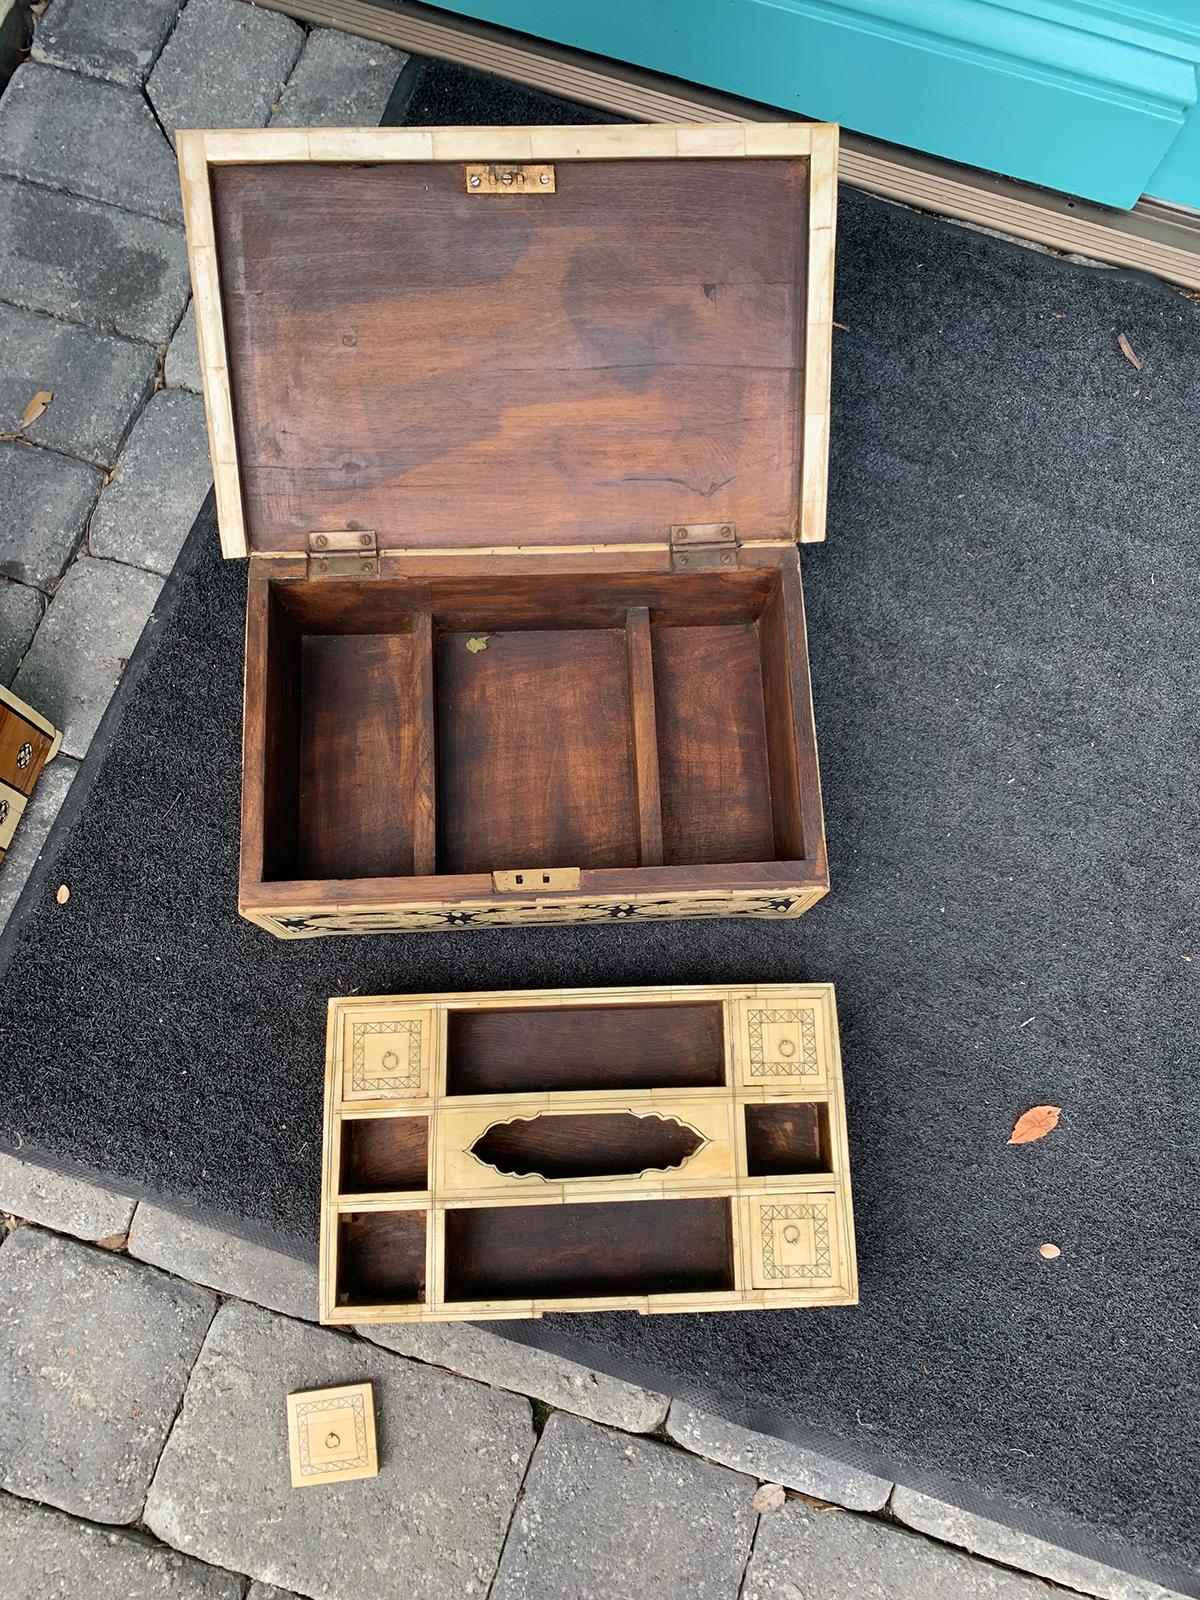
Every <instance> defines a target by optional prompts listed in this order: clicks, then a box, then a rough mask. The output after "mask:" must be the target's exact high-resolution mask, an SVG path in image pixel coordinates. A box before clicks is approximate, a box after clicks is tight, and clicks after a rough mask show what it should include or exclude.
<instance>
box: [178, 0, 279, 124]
mask: <svg viewBox="0 0 1200 1600" xmlns="http://www.w3.org/2000/svg"><path fill="white" fill-rule="evenodd" d="M303 44H304V31H303V29H301V28H298V27H297V26H296V24H295V23H294V22H292V21H291V20H290V19H289V18H287V17H283V16H280V15H279V14H278V13H277V12H274V11H259V10H257V9H256V8H255V7H254V6H250V5H245V4H244V3H243V0H191V3H190V5H189V6H188V8H187V10H186V11H185V12H184V13H183V16H182V17H181V18H180V21H179V26H178V27H177V28H176V29H175V32H174V33H173V34H172V35H171V37H170V39H169V40H168V41H167V45H166V48H165V49H164V50H163V53H162V55H161V56H160V57H159V58H158V65H157V66H156V67H155V69H154V71H153V72H152V73H151V74H150V79H149V82H148V83H147V85H146V93H147V94H148V95H149V96H150V103H151V105H152V106H153V107H154V109H155V111H156V112H157V113H158V117H159V121H160V122H161V123H162V125H163V127H164V128H165V129H166V130H167V133H168V135H169V137H170V139H171V141H172V143H174V140H175V130H176V129H177V128H263V127H265V126H266V123H267V118H268V117H269V116H270V115H271V112H272V111H273V109H274V108H275V105H276V104H277V102H278V100H279V97H280V95H281V94H282V93H283V86H284V84H285V83H286V82H287V79H288V74H289V73H290V72H291V70H292V68H293V67H294V66H295V64H296V59H297V57H298V56H299V54H300V50H301V47H302V46H303Z"/></svg>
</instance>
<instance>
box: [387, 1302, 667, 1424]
mask: <svg viewBox="0 0 1200 1600" xmlns="http://www.w3.org/2000/svg"><path fill="white" fill-rule="evenodd" d="M357 1331H358V1332H359V1333H360V1334H361V1335H362V1337H363V1338H364V1339H372V1340H374V1341H375V1343H376V1344H381V1345H383V1346H384V1347H385V1348H386V1349H388V1350H396V1351H399V1353H400V1354H401V1355H404V1356H411V1357H413V1359H414V1360H417V1361H426V1362H429V1363H430V1364H431V1365H433V1366H435V1367H447V1368H448V1369H449V1370H450V1371H451V1372H458V1373H461V1374H462V1376H463V1377H465V1378H477V1379H478V1380H479V1381H480V1382H481V1383H490V1384H494V1385H495V1386H496V1387H497V1388H498V1389H511V1390H513V1392H514V1393H516V1394H528V1395H533V1397H534V1398H535V1399H537V1400H541V1401H543V1402H544V1403H545V1404H546V1405H549V1406H554V1407H555V1408H556V1409H558V1410H561V1411H571V1412H574V1414H575V1415H576V1416H578V1417H587V1418H589V1419H590V1420H591V1421H592V1422H605V1423H608V1424H609V1425H610V1426H611V1427H614V1428H623V1429H624V1430H625V1432H627V1433H653V1432H654V1430H655V1429H656V1428H658V1427H659V1425H660V1424H661V1423H662V1420H663V1417H664V1416H665V1414H666V1410H667V1400H666V1397H665V1396H664V1395H661V1394H655V1393H654V1392H653V1391H652V1390H650V1389H639V1388H638V1387H637V1385H636V1384H632V1383H623V1382H622V1381H621V1379H619V1378H608V1377H605V1376H604V1374H603V1373H600V1372H592V1371H590V1370H589V1369H588V1368H587V1367H581V1366H579V1365H577V1364H576V1363H575V1362H574V1361H566V1360H564V1359H563V1358H562V1357H561V1356H556V1355H552V1354H550V1352H549V1351H546V1350H535V1349H533V1348H532V1347H531V1346H529V1345H523V1344H517V1343H515V1342H514V1341H513V1340H511V1339H505V1338H502V1337H501V1336H500V1335H499V1334H497V1333H492V1332H490V1331H489V1330H488V1329H486V1328H481V1327H479V1326H478V1325H477V1324H475V1323H470V1322H441V1323H428V1324H426V1325H425V1326H424V1327H421V1326H419V1325H417V1324H415V1323H398V1324H396V1325H395V1326H393V1327H365V1326H364V1327H361V1328H359V1329H358V1330H357Z"/></svg>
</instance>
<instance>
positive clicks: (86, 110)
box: [0, 61, 183, 222]
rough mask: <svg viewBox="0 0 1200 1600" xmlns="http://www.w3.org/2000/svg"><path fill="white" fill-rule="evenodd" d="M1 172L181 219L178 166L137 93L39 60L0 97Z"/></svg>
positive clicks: (28, 65)
mask: <svg viewBox="0 0 1200 1600" xmlns="http://www.w3.org/2000/svg"><path fill="white" fill-rule="evenodd" d="M0 172H6V173H8V174H9V176H10V177H14V178H27V179H28V180H29V181H30V182H31V183H44V184H49V185H50V187H51V188H53V189H66V190H69V191H70V193H71V194H78V195H84V196H86V197H87V198H88V199H91V200H103V201H105V202H107V204H109V205H114V206H123V207H124V208H125V210H126V211H142V212H145V214H146V215H147V216H151V217H159V218H161V219H162V221H164V222H182V221H183V204H182V201H181V200H180V196H179V169H178V167H177V166H176V163H175V159H174V157H173V155H172V153H171V147H170V145H169V144H168V143H167V141H166V139H165V138H164V137H163V131H162V129H161V128H160V127H159V125H158V123H157V122H156V121H155V120H154V114H153V113H152V112H151V110H150V107H149V106H148V105H147V104H146V102H145V100H144V99H143V98H142V95H141V93H140V92H139V91H138V90H136V89H122V88H120V87H118V85H117V84H115V83H104V82H103V81H102V80H101V79H99V78H83V77H80V75H79V74H78V73H77V72H61V71H60V70H59V69H58V68H57V67H43V66H41V65H40V64H39V63H38V62H36V61H27V62H26V63H25V65H24V66H23V67H21V68H20V70H19V71H18V72H17V73H15V74H14V76H13V80H12V82H11V83H10V84H9V86H8V89H7V91H6V93H5V95H4V98H3V100H0Z"/></svg>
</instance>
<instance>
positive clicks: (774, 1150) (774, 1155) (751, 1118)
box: [745, 1101, 832, 1178]
mask: <svg viewBox="0 0 1200 1600" xmlns="http://www.w3.org/2000/svg"><path fill="white" fill-rule="evenodd" d="M745 1112H746V1171H747V1172H748V1173H749V1174H750V1176H751V1177H752V1178H775V1177H779V1178H782V1177H787V1176H788V1175H789V1174H794V1173H806V1172H830V1171H831V1170H832V1167H831V1165H830V1162H831V1155H830V1149H829V1108H828V1106H826V1105H824V1104H822V1103H820V1102H815V1101H814V1102H811V1103H809V1104H802V1105H791V1106H787V1105H775V1104H770V1105H760V1106H747V1107H746V1108H745Z"/></svg>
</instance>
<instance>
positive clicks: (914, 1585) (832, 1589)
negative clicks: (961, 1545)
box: [742, 1500, 1047, 1600]
mask: <svg viewBox="0 0 1200 1600" xmlns="http://www.w3.org/2000/svg"><path fill="white" fill-rule="evenodd" d="M967 1595H969V1596H970V1597H971V1600H1047V1590H1046V1586H1045V1585H1044V1584H1043V1583H1041V1582H1039V1581H1038V1580H1037V1579H1036V1578H1025V1577H1022V1576H1020V1575H1019V1574H1018V1573H1015V1572H1004V1571H1002V1570H1001V1569H1000V1568H999V1567H989V1566H988V1565H987V1564H986V1563H985V1562H982V1561H974V1560H972V1559H971V1557H970V1556H966V1555H963V1553H962V1552H961V1551H960V1550H947V1549H946V1548H945V1547H944V1546H942V1545H936V1544H931V1543H930V1542H929V1541H928V1540H927V1539H918V1538H917V1537H916V1536H915V1535H914V1534H911V1533H905V1532H903V1531H902V1530H901V1529H899V1528H894V1527H891V1526H890V1525H889V1524H888V1523H886V1522H880V1521H878V1520H876V1519H875V1518H873V1517H856V1516H852V1515H851V1514H850V1513H849V1512H847V1511H822V1510H820V1509H818V1508H816V1507H813V1506H807V1505H805V1504H804V1503H803V1502H802V1501H799V1500H789V1501H788V1503H787V1504H786V1505H785V1506H784V1507H783V1509H782V1510H780V1511H775V1512H772V1513H771V1514H769V1515H768V1516H764V1517H763V1519H762V1523H761V1525H760V1527H759V1530H758V1538H757V1539H756V1540H755V1542H754V1554H753V1556H752V1557H751V1559H750V1565H749V1567H748V1568H747V1569H746V1580H745V1583H744V1584H743V1586H742V1600H964V1596H967Z"/></svg>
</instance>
